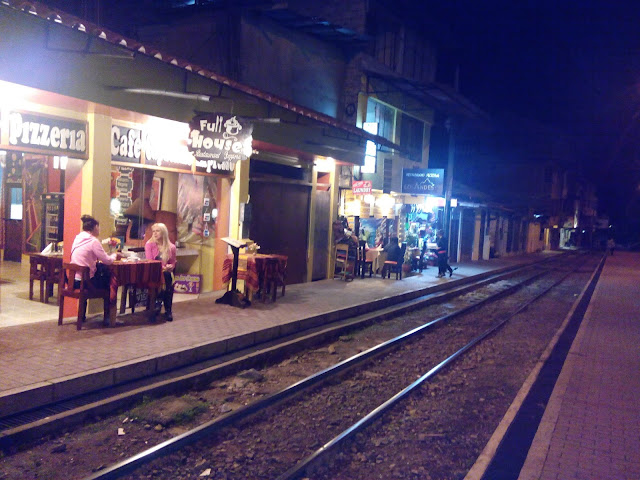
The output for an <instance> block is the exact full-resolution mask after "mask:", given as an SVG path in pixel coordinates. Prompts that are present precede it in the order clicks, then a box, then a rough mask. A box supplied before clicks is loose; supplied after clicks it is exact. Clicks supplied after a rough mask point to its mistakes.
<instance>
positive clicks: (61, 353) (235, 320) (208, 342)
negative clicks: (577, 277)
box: [0, 253, 549, 416]
mask: <svg viewBox="0 0 640 480" xmlns="http://www.w3.org/2000/svg"><path fill="white" fill-rule="evenodd" d="M548 255H549V254H545V253H542V254H533V255H524V256H514V257H508V258H504V259H495V260H489V261H482V262H473V263H472V262H470V263H467V264H458V270H457V271H456V272H455V275H454V276H453V278H451V279H449V278H444V279H437V278H435V275H436V273H437V268H435V267H429V268H428V269H426V270H424V271H423V273H422V274H417V275H413V276H410V277H406V278H403V279H402V280H395V279H393V278H391V279H381V278H380V277H377V278H376V277H374V278H368V277H367V278H365V279H356V280H354V281H352V282H344V281H341V280H338V279H335V280H334V279H330V280H323V281H318V282H312V283H305V284H298V285H290V286H287V288H286V295H285V296H284V297H281V296H278V299H277V301H276V302H275V303H261V302H260V301H256V302H254V303H253V305H252V306H251V307H250V308H246V309H239V308H234V307H231V306H228V305H221V304H216V303H215V299H216V298H218V297H220V296H221V292H218V293H217V294H211V295H208V296H205V297H203V298H200V299H197V300H193V301H188V302H181V303H177V304H174V318H175V320H174V321H173V322H171V323H168V322H165V321H163V320H161V319H159V321H158V322H157V323H154V324H151V323H149V322H148V321H147V319H146V317H145V315H144V314H143V313H138V312H136V313H135V314H133V315H131V314H128V315H124V316H119V317H118V320H119V322H122V324H120V325H118V326H116V327H115V328H105V327H103V326H102V324H101V318H102V317H101V315H97V316H96V317H95V319H94V320H93V321H91V320H90V321H89V322H87V323H86V324H85V325H84V326H83V329H82V330H80V331H78V330H76V325H75V319H70V320H69V322H68V323H65V324H64V325H62V326H58V325H57V321H56V320H48V321H43V322H37V323H32V324H27V325H19V326H11V327H5V328H0V416H2V415H3V414H6V413H8V412H14V411H15V410H16V406H18V405H24V404H28V405H30V406H37V405H40V404H42V403H45V402H48V401H52V400H56V399H61V398H67V397H68V396H69V395H71V394H75V393H83V392H86V391H88V390H90V389H95V388H98V387H102V386H110V385H113V384H116V383H120V382H122V381H125V380H129V379H133V378H140V377H142V376H145V375H148V374H151V373H155V372H160V371H165V370H168V369H170V368H173V367H178V366H182V365H184V364H186V363H189V362H190V361H191V360H193V359H206V358H211V357H214V356H216V355H221V354H224V353H226V352H230V351H234V350H238V349H240V348H243V347H247V346H251V345H254V344H258V343H261V342H263V341H266V340H270V339H273V338H277V337H279V336H282V335H285V334H288V333H292V332H296V331H298V330H302V329H305V328H308V327H311V326H316V325H322V324H324V323H328V322H330V321H332V320H334V319H335V318H336V317H337V316H340V315H341V316H342V317H344V316H345V309H349V308H350V309H351V312H352V314H353V313H357V312H359V311H362V310H363V309H365V308H366V307H367V305H369V304H371V303H372V302H374V301H385V299H390V298H392V297H396V296H398V295H402V294H405V293H407V292H413V291H417V290H424V289H427V288H434V287H436V286H437V285H440V284H445V283H448V282H452V281H464V279H467V278H469V277H473V276H477V275H482V274H487V272H490V271H498V270H501V269H504V268H508V267H511V266H513V265H516V264H521V263H529V262H534V261H539V260H540V259H541V257H548ZM71 320H73V321H71Z"/></svg>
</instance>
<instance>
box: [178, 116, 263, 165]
mask: <svg viewBox="0 0 640 480" xmlns="http://www.w3.org/2000/svg"><path fill="white" fill-rule="evenodd" d="M189 127H190V130H191V131H190V133H189V140H188V146H189V151H191V153H193V156H194V157H195V159H196V172H201V173H213V172H219V173H231V172H233V170H234V169H235V165H236V162H237V161H239V160H246V159H248V158H249V157H250V156H251V152H252V141H253V137H252V133H253V125H252V124H251V123H249V122H246V121H242V119H238V117H236V116H235V115H230V114H228V113H211V114H207V115H198V116H196V117H194V118H193V120H191V122H190V123H189Z"/></svg>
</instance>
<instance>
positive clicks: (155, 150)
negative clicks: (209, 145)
mask: <svg viewBox="0 0 640 480" xmlns="http://www.w3.org/2000/svg"><path fill="white" fill-rule="evenodd" d="M181 126H183V127H184V128H181ZM187 132H188V129H187V126H186V124H179V123H177V122H162V121H160V122H158V121H155V122H153V124H152V125H136V124H131V125H125V124H122V123H119V122H113V123H112V124H111V161H113V162H125V163H137V164H145V165H151V166H153V167H160V168H166V169H172V170H178V171H183V172H191V170H192V167H193V155H192V154H191V152H190V151H189V150H188V149H187V146H186V141H187V138H186V136H187Z"/></svg>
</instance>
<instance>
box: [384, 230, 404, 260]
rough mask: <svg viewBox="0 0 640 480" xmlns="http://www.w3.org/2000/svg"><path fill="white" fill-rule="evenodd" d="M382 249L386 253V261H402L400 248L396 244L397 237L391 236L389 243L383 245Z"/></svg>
mask: <svg viewBox="0 0 640 480" xmlns="http://www.w3.org/2000/svg"><path fill="white" fill-rule="evenodd" d="M382 251H383V252H386V253H387V260H388V261H390V262H398V263H399V264H402V263H403V261H404V258H402V249H401V248H400V245H399V244H398V237H391V238H390V239H389V243H387V244H386V245H385V247H384V248H383V249H382Z"/></svg>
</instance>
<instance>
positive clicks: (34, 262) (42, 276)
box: [29, 255, 47, 302]
mask: <svg viewBox="0 0 640 480" xmlns="http://www.w3.org/2000/svg"><path fill="white" fill-rule="evenodd" d="M34 281H39V282H40V301H41V302H44V290H45V286H46V283H47V259H46V258H45V257H41V256H35V255H34V256H31V257H29V300H33V282H34Z"/></svg>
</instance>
